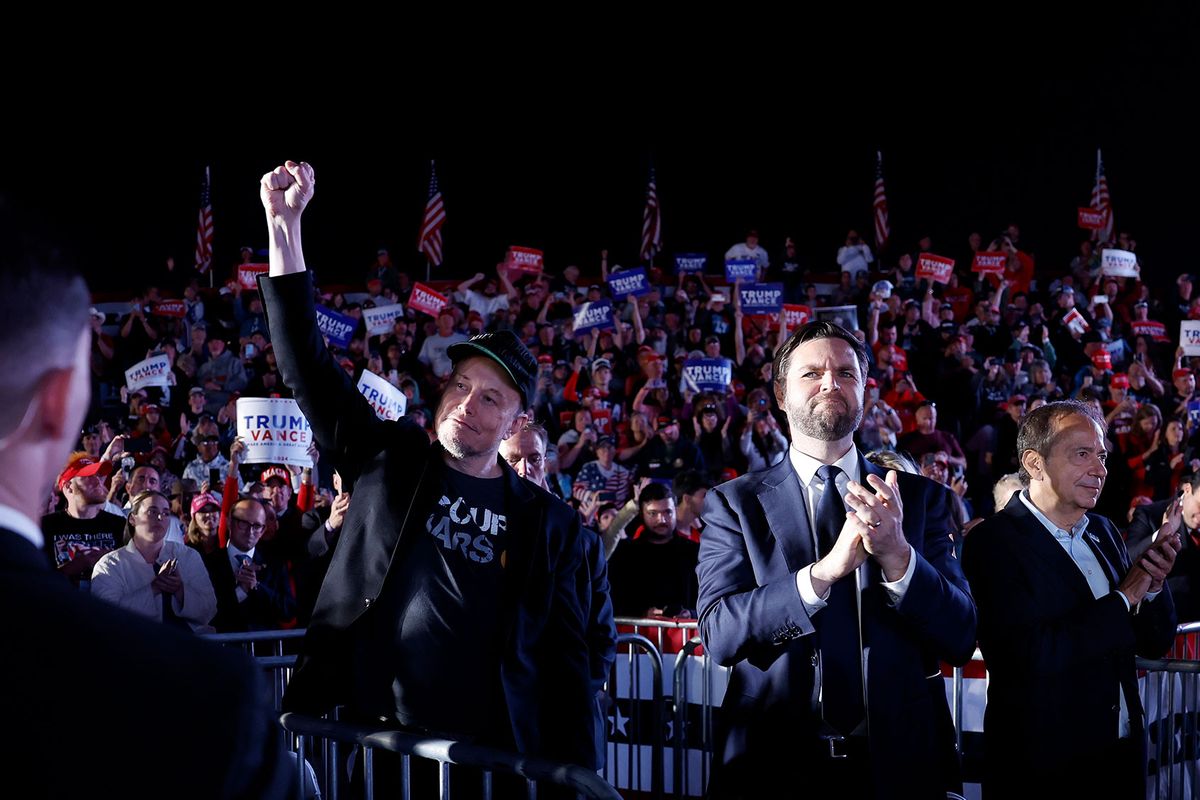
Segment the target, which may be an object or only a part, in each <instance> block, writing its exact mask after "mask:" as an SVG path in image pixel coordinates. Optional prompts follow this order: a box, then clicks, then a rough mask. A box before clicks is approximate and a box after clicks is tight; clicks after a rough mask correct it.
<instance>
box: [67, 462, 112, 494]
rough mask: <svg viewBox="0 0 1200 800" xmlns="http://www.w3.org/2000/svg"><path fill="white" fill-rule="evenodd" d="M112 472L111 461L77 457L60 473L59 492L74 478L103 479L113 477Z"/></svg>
mask: <svg viewBox="0 0 1200 800" xmlns="http://www.w3.org/2000/svg"><path fill="white" fill-rule="evenodd" d="M112 471H113V465H112V462H111V461H107V460H102V461H97V460H96V459H94V458H92V457H90V456H88V455H86V454H80V455H75V456H72V457H71V459H70V460H69V461H67V466H66V467H65V468H64V469H63V471H62V472H61V473H59V476H58V482H57V484H56V486H57V487H58V491H60V492H61V491H62V490H63V487H64V486H66V485H67V481H69V480H71V479H72V478H88V477H91V476H92V475H99V476H101V477H103V476H105V475H111V474H112Z"/></svg>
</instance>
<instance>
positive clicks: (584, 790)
mask: <svg viewBox="0 0 1200 800" xmlns="http://www.w3.org/2000/svg"><path fill="white" fill-rule="evenodd" d="M280 724H281V725H282V726H283V729H284V730H285V731H287V732H288V733H289V734H291V735H292V737H294V739H295V742H296V750H295V752H297V753H299V754H304V753H305V752H306V749H308V747H309V745H310V744H315V742H317V741H324V742H337V743H338V744H339V745H343V746H345V745H349V746H356V747H359V748H361V753H359V754H358V755H357V756H356V758H362V760H363V765H362V773H361V774H362V786H363V797H364V798H365V800H374V797H375V791H374V789H375V787H374V784H375V777H376V776H375V753H376V752H377V751H383V752H388V753H395V754H397V755H399V756H400V774H399V776H398V782H399V786H400V798H401V799H402V800H410V798H411V797H412V759H413V758H417V759H424V760H428V761H434V762H437V764H438V777H437V783H438V796H439V797H450V792H451V789H452V785H453V781H452V774H451V770H450V766H451V765H452V764H454V765H459V766H466V767H473V768H475V769H478V770H480V771H481V772H482V778H481V781H482V784H481V791H482V795H483V797H484V798H485V800H491V797H492V794H493V788H494V787H493V778H494V775H495V774H505V775H515V776H517V777H518V778H522V779H524V781H525V786H526V793H527V796H528V797H529V798H531V800H533V799H534V798H536V797H537V795H538V787H539V785H545V784H552V785H554V786H562V787H566V788H567V789H569V790H571V791H573V792H575V794H576V795H577V796H578V797H583V798H588V800H620V797H621V795H620V794H618V793H617V790H616V789H614V788H613V787H612V786H610V785H609V784H608V783H606V782H605V781H604V780H602V779H601V778H600V777H599V776H598V775H597V774H596V773H595V772H592V771H590V770H587V769H584V768H583V767H579V766H575V765H573V764H563V763H559V762H556V761H550V760H547V759H541V758H527V757H525V756H521V755H517V754H515V753H508V752H505V751H503V750H498V749H496V748H492V747H483V746H480V745H474V744H466V743H463V742H457V741H453V740H450V739H438V738H432V737H422V736H416V735H414V734H411V733H405V732H403V731H396V730H387V729H382V728H372V727H366V726H362V725H352V724H350V723H347V722H338V721H334V720H327V719H317V718H315V717H308V716H304V715H301V714H283V715H282V716H281V717H280ZM333 758H334V760H335V763H338V764H340V763H341V762H340V760H339V759H337V756H336V752H335V755H334V756H333ZM296 764H297V777H298V779H299V780H298V785H299V786H300V787H303V785H304V776H305V771H306V768H305V766H304V759H303V758H297V759H296ZM340 788H341V787H340V781H334V782H333V783H332V784H329V792H328V794H327V795H325V796H326V797H327V798H328V800H338V795H339V791H340ZM300 791H303V790H302V789H301V790H300Z"/></svg>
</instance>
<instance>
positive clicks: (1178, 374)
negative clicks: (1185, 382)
mask: <svg viewBox="0 0 1200 800" xmlns="http://www.w3.org/2000/svg"><path fill="white" fill-rule="evenodd" d="M1191 374H1192V371H1191V370H1190V369H1184V368H1183V367H1180V368H1179V369H1177V370H1175V371H1174V372H1172V373H1171V380H1175V379H1176V378H1186V377H1187V376H1188V375H1191Z"/></svg>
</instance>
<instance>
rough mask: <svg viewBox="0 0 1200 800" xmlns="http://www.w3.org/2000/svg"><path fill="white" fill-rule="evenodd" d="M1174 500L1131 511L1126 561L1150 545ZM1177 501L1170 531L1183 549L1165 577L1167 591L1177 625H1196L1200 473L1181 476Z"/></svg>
mask: <svg viewBox="0 0 1200 800" xmlns="http://www.w3.org/2000/svg"><path fill="white" fill-rule="evenodd" d="M1175 500H1176V498H1174V497H1170V498H1167V499H1166V500H1159V501H1158V502H1156V503H1150V504H1148V505H1144V506H1138V507H1137V508H1136V509H1134V511H1133V520H1132V521H1131V522H1130V524H1129V530H1128V531H1127V532H1126V536H1125V546H1126V547H1127V548H1128V550H1129V558H1130V559H1132V560H1134V561H1137V560H1138V559H1139V558H1141V556H1142V553H1145V552H1146V551H1147V550H1148V549H1149V548H1150V547H1151V545H1153V543H1154V534H1155V532H1156V531H1157V530H1158V529H1159V528H1160V527H1161V526H1162V524H1163V522H1164V521H1165V520H1166V519H1167V516H1168V514H1167V512H1168V511H1170V509H1171V506H1172V503H1173V502H1174V501H1175ZM1178 501H1179V522H1178V525H1177V527H1176V528H1175V530H1173V531H1171V532H1172V533H1175V534H1177V535H1178V536H1179V542H1180V544H1181V545H1182V547H1183V549H1182V550H1180V551H1179V555H1177V556H1176V557H1175V565H1174V566H1173V567H1172V568H1171V574H1170V575H1168V576H1167V588H1169V589H1170V590H1171V600H1172V601H1173V602H1174V603H1175V616H1176V617H1177V618H1178V620H1179V622H1180V623H1184V622H1196V621H1198V620H1200V472H1193V473H1191V474H1190V475H1185V476H1184V477H1183V479H1182V480H1181V481H1180V482H1179V496H1178ZM1193 587H1194V588H1193Z"/></svg>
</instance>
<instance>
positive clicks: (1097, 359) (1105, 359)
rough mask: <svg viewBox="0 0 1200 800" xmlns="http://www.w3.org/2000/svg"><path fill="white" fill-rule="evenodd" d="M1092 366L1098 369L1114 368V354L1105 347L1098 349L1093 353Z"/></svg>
mask: <svg viewBox="0 0 1200 800" xmlns="http://www.w3.org/2000/svg"><path fill="white" fill-rule="evenodd" d="M1092 366H1094V367H1095V368H1096V369H1112V355H1110V354H1109V352H1108V351H1107V350H1105V349H1104V348H1101V349H1099V350H1097V351H1096V352H1095V353H1092Z"/></svg>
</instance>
